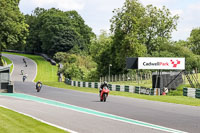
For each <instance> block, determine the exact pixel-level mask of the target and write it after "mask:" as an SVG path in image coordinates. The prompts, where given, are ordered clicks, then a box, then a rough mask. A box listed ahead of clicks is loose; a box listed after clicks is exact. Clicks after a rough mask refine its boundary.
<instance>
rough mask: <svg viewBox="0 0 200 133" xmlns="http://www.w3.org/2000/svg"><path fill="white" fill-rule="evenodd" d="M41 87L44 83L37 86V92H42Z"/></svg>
mask: <svg viewBox="0 0 200 133" xmlns="http://www.w3.org/2000/svg"><path fill="white" fill-rule="evenodd" d="M41 88H42V85H41V84H38V85H37V87H36V90H37V92H40V90H41Z"/></svg>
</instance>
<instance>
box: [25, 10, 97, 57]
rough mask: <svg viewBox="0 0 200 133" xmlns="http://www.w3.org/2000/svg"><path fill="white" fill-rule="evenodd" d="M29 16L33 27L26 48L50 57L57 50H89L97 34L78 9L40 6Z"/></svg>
mask: <svg viewBox="0 0 200 133" xmlns="http://www.w3.org/2000/svg"><path fill="white" fill-rule="evenodd" d="M25 17H26V22H27V24H28V25H29V26H30V27H29V32H30V33H29V36H28V38H27V44H28V45H27V46H26V48H25V50H26V51H30V52H39V53H41V52H42V53H46V54H48V55H50V56H53V55H54V54H55V53H57V52H69V51H73V53H79V52H80V51H85V52H88V47H89V44H90V40H91V38H92V37H94V33H93V32H92V29H91V28H90V27H89V26H87V25H86V24H85V22H84V20H83V19H82V18H81V16H80V15H79V14H78V13H77V12H76V11H67V12H63V11H60V10H58V9H54V8H52V9H49V10H45V9H43V8H36V9H35V10H34V13H33V14H31V15H26V16H25Z"/></svg>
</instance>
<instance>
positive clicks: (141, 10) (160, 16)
mask: <svg viewBox="0 0 200 133" xmlns="http://www.w3.org/2000/svg"><path fill="white" fill-rule="evenodd" d="M114 13H115V15H114V16H113V18H112V19H111V23H112V24H111V31H112V33H113V34H114V35H113V45H112V46H111V50H112V52H111V53H112V60H113V61H114V62H113V66H114V67H113V68H112V69H115V72H116V73H120V72H122V71H125V58H126V57H140V56H147V54H148V55H151V54H152V52H153V51H160V46H161V45H163V44H165V42H167V41H168V40H169V39H170V37H171V32H172V31H173V30H174V29H176V25H177V19H178V16H176V15H175V16H171V13H170V12H169V10H168V9H166V8H165V7H163V8H162V9H157V8H156V7H153V6H152V5H148V6H146V7H144V6H143V5H142V4H141V3H139V1H138V0H126V1H125V3H124V6H123V7H122V8H120V9H116V10H114Z"/></svg>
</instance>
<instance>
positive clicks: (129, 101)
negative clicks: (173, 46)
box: [0, 55, 200, 133]
mask: <svg viewBox="0 0 200 133" xmlns="http://www.w3.org/2000/svg"><path fill="white" fill-rule="evenodd" d="M5 56H6V57H8V55H5ZM8 58H10V59H12V61H13V63H14V66H15V67H14V72H13V74H12V77H15V76H17V75H19V74H20V73H19V72H15V71H16V70H17V71H19V70H20V69H21V68H16V66H17V65H15V63H19V62H21V63H19V64H22V66H21V65H19V66H21V67H23V62H22V60H21V59H22V58H21V57H18V56H13V55H12V57H10V55H9V57H8ZM30 61H31V60H30ZM27 68H28V70H29V72H28V73H29V74H30V75H33V76H32V77H34V75H35V74H36V73H35V66H34V63H33V65H28V67H27ZM15 74H16V75H15ZM29 74H28V75H29ZM30 77H31V76H30ZM30 77H29V81H32V80H33V79H31V78H30ZM12 79H15V78H12ZM19 79H20V78H17V80H16V81H15V82H14V84H15V91H16V92H17V93H24V94H28V95H33V96H37V97H42V98H46V99H51V100H56V101H60V102H63V103H67V104H71V105H76V106H79V107H83V108H87V109H93V110H97V111H100V112H105V113H109V114H114V115H117V116H122V117H126V118H129V119H133V120H139V121H143V122H147V123H151V124H156V125H160V126H164V127H168V128H172V129H177V130H181V131H185V132H191V133H199V132H200V124H199V123H200V113H199V112H200V108H199V107H194V106H186V105H178V104H171V103H163V102H155V101H148V100H141V99H134V98H125V97H119V96H111V95H110V96H109V97H108V100H107V102H105V103H104V102H99V97H98V95H97V94H93V93H84V92H78V91H73V90H65V89H60V88H55V87H48V86H43V88H42V90H41V92H39V93H37V92H36V90H35V83H33V82H22V81H20V80H19ZM13 103H14V104H13ZM0 105H4V106H6V107H9V108H12V109H14V110H18V111H20V112H24V113H26V114H31V115H33V116H35V117H37V118H40V119H42V120H45V121H48V122H50V123H53V124H56V125H59V126H61V127H64V128H68V129H71V130H74V131H77V132H83V133H85V132H87V133H89V132H91V133H93V132H95V133H98V132H111V133H117V132H119V133H123V132H124V133H129V132H130V133H133V132H139V133H146V132H149V133H154V132H155V133H157V132H159V133H160V132H164V131H161V130H156V129H152V128H147V127H144V126H138V125H134V124H130V123H124V122H120V121H115V120H112V119H107V118H104V117H98V116H94V115H89V114H85V113H80V112H77V111H72V110H68V109H63V108H59V107H54V106H51V105H47V104H41V103H38V102H34V101H27V100H19V99H16V98H10V97H7V96H0Z"/></svg>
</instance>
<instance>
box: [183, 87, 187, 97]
mask: <svg viewBox="0 0 200 133" xmlns="http://www.w3.org/2000/svg"><path fill="white" fill-rule="evenodd" d="M187 90H188V89H187V88H183V96H187Z"/></svg>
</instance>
